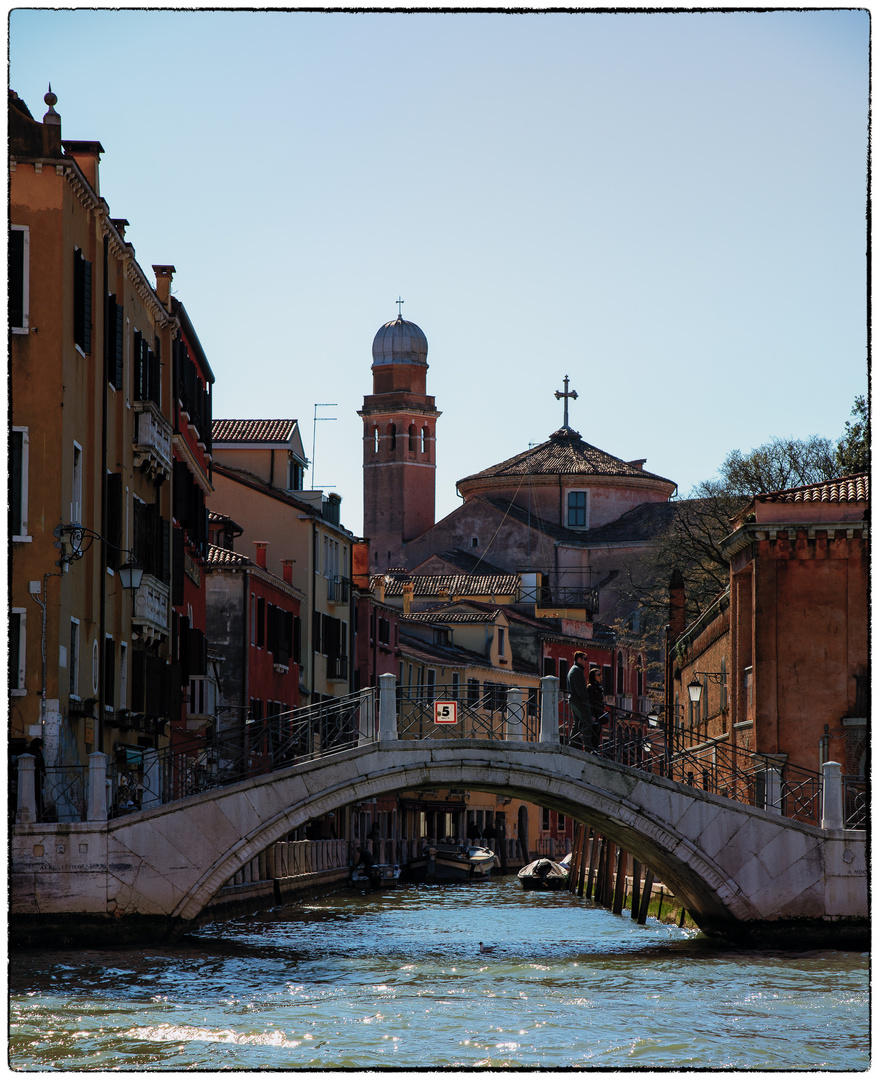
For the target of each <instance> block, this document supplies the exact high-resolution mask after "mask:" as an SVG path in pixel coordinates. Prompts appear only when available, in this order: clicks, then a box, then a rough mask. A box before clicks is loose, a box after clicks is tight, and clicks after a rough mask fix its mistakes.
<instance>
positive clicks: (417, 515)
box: [359, 300, 440, 570]
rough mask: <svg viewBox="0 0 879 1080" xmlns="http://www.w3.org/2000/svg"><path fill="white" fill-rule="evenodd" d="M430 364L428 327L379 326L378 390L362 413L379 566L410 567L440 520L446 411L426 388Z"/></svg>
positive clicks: (370, 523)
mask: <svg viewBox="0 0 879 1080" xmlns="http://www.w3.org/2000/svg"><path fill="white" fill-rule="evenodd" d="M398 303H399V304H401V305H402V303H403V301H402V300H400V301H398ZM427 367H428V365H427V338H426V337H425V334H424V331H423V330H422V329H421V327H419V326H417V325H416V324H415V323H413V322H409V321H408V320H406V319H404V318H403V317H402V315H398V316H397V318H396V319H394V320H392V321H391V322H388V323H385V324H384V326H382V327H380V328H379V330H378V332H377V333H376V335H375V338H374V340H373V343H372V393H371V394H367V395H366V396H365V397H364V399H363V408H362V409H361V410H360V411H359V415H360V417H361V418H362V419H363V422H364V431H365V432H366V435H365V438H364V446H363V535H364V537H366V538H367V539H368V540H369V541H370V546H371V549H372V556H373V563H374V566H373V568H374V569H375V570H382V569H388V568H389V567H390V566H394V565H405V562H406V560H405V553H404V549H405V545H406V543H407V542H408V541H410V540H414V539H415V538H416V537H417V536H420V535H421V534H422V533H423V532H425V531H426V530H427V529H429V528H431V526H432V525H433V524H434V515H435V505H436V501H435V492H436V421H437V418H438V417H439V415H440V413H439V411H438V410H437V408H436V406H435V404H434V399H433V398H432V397H430V396H429V395H428V393H427ZM385 560H386V561H387V566H385V567H382V565H381V563H382V562H383V561H385Z"/></svg>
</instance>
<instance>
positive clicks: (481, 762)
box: [163, 740, 820, 933]
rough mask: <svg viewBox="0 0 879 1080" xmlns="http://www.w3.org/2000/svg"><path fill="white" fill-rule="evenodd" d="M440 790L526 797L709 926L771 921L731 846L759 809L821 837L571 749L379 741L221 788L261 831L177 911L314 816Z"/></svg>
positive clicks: (218, 864) (198, 883)
mask: <svg viewBox="0 0 879 1080" xmlns="http://www.w3.org/2000/svg"><path fill="white" fill-rule="evenodd" d="M430 787H463V788H469V789H471V790H477V791H485V792H489V793H494V794H500V795H506V796H509V797H515V798H521V799H525V800H527V801H529V802H535V803H538V804H539V805H541V806H546V807H549V808H551V809H555V810H557V811H559V812H561V813H563V814H565V815H566V816H569V817H572V818H574V819H575V820H577V821H580V822H583V823H585V824H587V825H590V826H592V827H593V828H595V829H596V830H598V831H599V832H601V833H602V835H604V836H607V837H608V838H609V839H611V840H612V841H614V842H615V843H617V844H619V845H620V846H621V847H623V848H624V849H625V850H626V851H628V852H630V853H631V854H632V855H633V856H634V857H635V858H637V859H638V860H639V861H640V862H641V863H643V864H644V865H647V866H650V867H651V869H653V870H654V872H655V873H657V874H658V875H659V876H660V877H661V879H662V880H663V881H664V882H665V884H666V885H667V886H668V887H669V888H670V889H671V890H672V891H673V892H674V893H675V895H676V896H677V897H678V898H679V899H680V900H681V901H682V902H683V903H684V905H685V906H686V908H687V910H688V911H689V912H691V914H692V915H693V918H694V919H695V921H696V922H697V923H698V925H699V926H700V927H701V928H702V929H703V930H706V931H707V932H717V933H724V932H726V930H727V929H728V928H729V927H730V926H731V925H735V924H742V923H748V922H754V921H760V920H761V919H763V918H765V914H764V913H763V912H761V910H760V908H759V906H758V905H756V904H754V903H753V902H752V901H751V899H750V897H749V896H748V894H747V891H746V890H744V889H743V888H742V887H741V883H740V882H739V881H738V880H737V872H738V871H740V870H741V868H742V859H743V854H742V847H741V843H739V844H737V845H730V844H729V841H730V840H731V839H732V838H733V837H736V836H738V837H739V840H740V841H742V840H744V841H746V842H747V841H748V837H749V835H750V834H751V833H754V835H755V837H756V833H755V831H754V817H755V815H757V817H758V818H759V819H765V821H762V822H761V823H762V824H763V825H764V826H767V827H768V828H769V829H770V830H771V831H772V835H773V837H775V836H777V834H778V831H779V830H781V831H782V833H785V834H788V836H789V839H790V840H791V841H792V842H793V843H794V844H795V845H796V844H797V843H799V844H800V846H802V842H803V841H804V840H806V839H807V838H806V837H805V836H804V834H808V833H810V832H812V833H817V832H820V830H815V829H812V828H811V827H810V826H804V825H800V824H797V823H794V822H789V821H786V820H785V819H779V818H776V817H775V816H773V815H770V814H767V813H765V812H763V811H755V810H754V809H753V808H752V807H745V806H740V805H739V804H735V803H731V802H729V800H726V799H722V798H720V797H717V796H712V795H710V794H708V793H706V792H703V791H701V790H698V789H691V788H681V786H680V785H678V784H675V783H673V782H671V781H668V780H664V779H662V778H660V777H655V776H647V775H645V774H643V773H639V772H637V771H635V770H633V769H629V768H626V767H625V766H620V765H617V764H615V763H612V762H609V761H605V760H604V759H600V758H597V757H595V756H594V755H588V754H583V753H581V752H579V751H576V750H573V749H571V748H569V747H560V746H553V745H546V744H523V743H518V744H515V743H504V744H499V743H496V742H485V743H478V742H474V741H473V740H466V741H463V740H462V741H460V742H457V741H455V742H453V741H443V742H442V743H436V742H434V743H432V744H429V745H426V744H424V743H416V742H395V743H385V744H381V745H376V744H372V745H369V746H366V747H361V748H358V749H357V750H352V751H346V752H345V753H343V754H339V755H333V756H332V757H327V758H324V759H322V760H320V761H317V762H311V763H308V764H307V765H298V766H294V767H292V768H291V769H288V770H285V771H283V772H280V773H274V774H272V775H271V776H269V777H262V778H259V779H257V780H255V781H249V782H247V783H244V784H239V785H234V787H233V788H228V789H220V790H218V791H217V792H216V793H214V796H213V801H214V802H215V803H216V810H217V811H219V812H220V813H222V814H223V816H224V817H229V818H234V817H235V816H236V815H235V811H234V807H233V803H234V801H235V800H238V801H239V802H240V801H241V800H245V802H246V803H247V806H248V807H249V808H251V812H250V819H251V827H250V828H248V829H245V830H241V832H240V833H239V835H238V836H237V837H236V838H235V839H234V841H233V842H232V843H230V844H229V846H228V848H227V849H226V850H225V852H223V853H222V854H221V855H220V856H219V857H218V858H217V859H216V860H215V861H214V862H213V863H212V864H211V865H210V866H209V867H206V868H205V869H204V870H203V871H202V872H201V873H200V874H199V876H198V877H197V879H194V880H193V881H192V884H191V886H190V887H189V888H188V889H187V890H186V894H185V895H184V896H183V897H182V898H181V899H180V901H179V902H178V903H177V905H176V908H175V909H174V911H173V915H174V916H175V917H176V918H178V919H182V920H184V921H188V920H192V919H194V918H196V917H197V916H198V914H199V913H200V912H201V911H202V910H203V908H204V907H205V906H206V904H207V903H208V902H209V901H210V900H211V898H212V897H213V896H214V895H216V893H217V892H218V890H219V889H220V888H222V886H223V885H224V884H225V883H226V882H227V881H228V880H229V879H230V878H232V877H233V875H234V874H235V873H236V872H237V871H238V870H240V869H241V867H242V866H244V865H245V864H246V863H247V862H249V861H250V860H251V859H253V858H254V857H255V856H256V855H258V854H259V853H260V852H261V851H263V850H265V849H266V848H268V847H269V846H271V845H272V844H273V843H275V842H277V841H279V840H282V839H283V838H284V837H285V836H286V835H288V834H289V833H290V832H292V831H293V830H294V829H296V828H298V827H299V826H301V825H304V824H305V823H306V822H307V821H308V820H310V819H312V818H315V817H320V816H322V815H324V814H326V813H329V812H331V811H336V810H338V809H340V808H341V807H343V806H345V805H346V804H347V803H350V802H353V801H355V800H358V799H364V798H373V797H376V796H379V795H387V794H393V793H395V792H397V791H401V790H411V789H416V790H417V789H419V788H430ZM186 801H187V802H188V801H189V800H186ZM163 809H166V810H170V809H171V807H170V806H169V807H166V808H163ZM183 810H184V808H183V805H182V804H181V806H180V810H179V812H181V813H182V812H183ZM757 831H758V832H759V829H758V830H757ZM751 846H752V847H754V846H756V845H755V843H751ZM733 848H734V849H735V854H731V853H732V852H733ZM746 854H748V853H746ZM755 857H756V856H755Z"/></svg>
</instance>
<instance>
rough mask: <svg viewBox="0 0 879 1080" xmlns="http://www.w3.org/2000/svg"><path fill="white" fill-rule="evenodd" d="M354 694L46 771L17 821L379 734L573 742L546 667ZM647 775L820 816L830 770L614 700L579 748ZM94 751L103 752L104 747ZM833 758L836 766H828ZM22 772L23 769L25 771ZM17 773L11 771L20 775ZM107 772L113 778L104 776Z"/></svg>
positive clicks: (27, 780)
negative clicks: (532, 672)
mask: <svg viewBox="0 0 879 1080" xmlns="http://www.w3.org/2000/svg"><path fill="white" fill-rule="evenodd" d="M380 683H381V684H382V685H381V686H380V687H379V688H377V687H368V688H366V689H364V690H362V691H359V692H358V693H356V694H352V695H350V696H348V697H345V698H333V699H328V700H325V701H322V702H319V703H317V704H314V705H311V706H309V707H307V708H304V709H297V710H293V711H291V712H286V713H282V714H280V715H276V716H271V717H266V718H264V719H262V720H259V721H254V722H249V723H246V724H244V725H241V726H238V727H237V728H233V729H232V730H230V731H228V732H223V731H219V732H215V733H214V734H212V735H211V736H210V738H209V739H208V740H207V741H197V740H195V739H193V740H192V742H191V744H190V745H189V746H183V747H181V746H175V747H167V748H164V749H162V750H151V749H144V750H143V751H142V752H141V753H140V754H139V756H138V753H137V752H135V753H134V755H133V756H132V755H131V754H130V752H128V751H126V752H125V753H124V754H122V755H120V756H119V757H118V758H117V759H116V760H115V761H111V762H110V763H109V765H108V767H107V768H106V771H105V772H104V771H103V770H102V771H101V772H100V774H98V773H95V776H96V777H97V776H98V775H100V776H101V779H100V780H95V781H92V780H90V769H89V768H88V767H80V766H65V767H62V768H56V769H52V768H50V769H47V770H46V772H45V775H44V777H43V778H42V785H41V790H40V792H39V794H38V797H37V798H36V799H32V798H31V799H25V802H26V804H27V806H26V808H25V809H22V805H23V804H22V800H21V798H15V797H14V798H13V803H12V805H13V806H15V805H16V804H17V805H18V814H17V817H16V820H17V821H18V822H19V823H26V822H31V821H35V820H36V821H82V820H94V819H95V818H94V815H95V814H96V813H99V812H100V808H101V799H100V793H99V792H96V791H95V790H94V789H95V788H96V786H97V784H99V783H105V784H106V809H105V811H104V812H105V813H106V814H108V815H109V816H111V817H115V816H119V815H121V814H126V813H130V812H132V811H134V810H139V809H146V808H149V807H152V806H158V805H160V804H162V803H166V802H171V801H174V800H177V799H181V798H185V797H187V796H191V795H197V794H200V793H203V792H206V791H209V790H211V789H214V788H218V787H222V786H225V785H228V784H233V783H237V782H239V781H241V780H247V779H249V778H254V777H257V776H262V775H265V774H268V773H271V772H274V771H276V770H278V769H282V768H286V767H288V766H290V765H293V764H296V763H298V762H303V761H308V760H311V759H314V758H317V757H321V756H324V755H326V754H332V753H338V752H339V751H342V750H347V749H351V748H353V747H356V746H359V745H363V744H364V743H370V742H373V741H375V740H376V739H378V738H380V737H381V738H383V739H399V740H406V741H408V740H415V741H422V740H437V739H474V740H476V739H480V740H493V741H507V742H538V741H549V742H562V743H569V744H570V745H572V746H574V747H576V746H577V742H576V739H575V738H574V736H573V732H574V731H575V728H574V725H573V723H572V716H571V712H570V706H569V704H568V703H567V701H566V700H565V699H564V695H562V694H560V693H559V690H558V680H557V679H555V678H553V677H551V676H547V677H544V678H543V679H542V680H541V682H540V687H539V688H538V687H537V686H535V685H533V684H532V685H530V686H513V685H506V684H500V683H496V682H495V683H491V682H485V683H476V681H475V680H472V681H471V682H470V683H469V684H466V685H465V684H455V685H450V686H431V687H425V688H421V689H418V688H408V687H405V686H402V685H400V684H398V683H396V681H395V680H394V679H393V677H392V676H382V677H381V679H380ZM580 749H583V750H584V751H586V752H593V753H596V754H598V755H599V756H600V757H602V758H605V759H607V760H609V761H613V762H615V763H617V764H620V765H624V766H626V767H628V768H632V769H636V770H638V771H640V772H644V773H648V774H654V775H657V776H663V777H666V778H667V779H669V780H673V781H676V782H678V783H681V784H686V785H688V786H690V787H695V788H701V789H703V790H705V791H709V792H711V793H713V794H716V795H720V796H723V797H725V798H729V799H732V800H734V801H736V802H740V803H747V804H749V805H751V806H756V807H759V808H761V809H766V810H769V811H771V812H774V813H778V814H781V815H783V816H785V817H788V818H792V819H795V820H798V821H804V822H810V823H813V824H817V823H821V822H823V820H824V819H825V818H827V817H828V814H827V813H826V808H825V807H824V805H823V799H824V795H823V787H822V784H823V782H824V781H823V778H822V776H821V775H819V774H818V773H815V772H810V771H808V770H806V769H800V768H797V767H795V766H792V765H789V764H788V763H786V762H784V761H782V760H780V759H778V758H775V757H772V756H771V755H765V754H754V753H752V752H751V751H750V750H749V749H747V748H746V747H743V746H740V745H737V744H736V743H735V742H734V741H733V739H732V738H731V737H730V736H729V735H723V736H721V737H720V738H713V739H708V738H706V737H704V736H700V735H699V734H698V731H697V730H696V729H687V728H683V727H680V726H678V725H677V724H675V723H674V722H673V721H672V722H666V721H665V719H661V718H659V717H657V716H656V715H646V714H644V713H639V712H633V711H631V710H628V709H623V708H620V707H618V706H616V705H609V706H608V708H607V717H606V723H605V724H603V725H602V726H601V740H600V742H599V744H598V745H597V746H594V747H593V746H590V747H580ZM92 757H93V758H96V759H97V758H100V759H101V760H102V761H104V760H105V759H104V758H103V755H92ZM25 762H29V766H27V767H26V768H29V770H30V775H28V776H26V777H24V779H19V780H18V783H19V786H20V785H21V784H22V783H24V784H25V785H26V786H27V785H29V793H30V794H31V795H34V794H35V791H36V786H37V785H35V783H34V777H33V766H34V759H33V758H32V757H30V756H29V755H22V757H21V763H22V765H24V763H25ZM829 764H833V763H829ZM834 768H835V769H836V770H837V773H836V774H835V777H834V779H835V781H836V782H837V785H838V786H839V782H840V781H841V785H842V786H841V787H839V795H838V799H839V806H838V808H837V809H835V810H834V812H833V814H832V815H830V816H831V817H832V819H833V821H836V820H837V819H839V822H840V824H839V826H834V827H846V828H854V829H863V828H866V822H867V810H868V805H869V798H868V789H867V783H866V780H865V779H864V778H863V777H840V776H839V775H838V772H839V771H840V770H839V766H838V765H835V766H834ZM20 772H21V766H20V767H19V770H17V771H16V773H20ZM16 773H14V774H13V775H16ZM104 776H106V780H104V779H103V777H104Z"/></svg>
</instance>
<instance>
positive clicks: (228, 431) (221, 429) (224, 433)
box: [211, 420, 299, 443]
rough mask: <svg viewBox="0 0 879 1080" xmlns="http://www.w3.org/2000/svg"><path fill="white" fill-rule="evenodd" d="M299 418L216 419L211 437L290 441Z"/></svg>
mask: <svg viewBox="0 0 879 1080" xmlns="http://www.w3.org/2000/svg"><path fill="white" fill-rule="evenodd" d="M298 422H299V421H298V420H214V422H213V424H212V425H211V437H212V440H213V442H214V443H218V442H241V443H253V442H262V443H265V442H279V443H286V442H289V441H290V439H291V438H292V436H293V432H294V430H295V429H296V425H297V424H298Z"/></svg>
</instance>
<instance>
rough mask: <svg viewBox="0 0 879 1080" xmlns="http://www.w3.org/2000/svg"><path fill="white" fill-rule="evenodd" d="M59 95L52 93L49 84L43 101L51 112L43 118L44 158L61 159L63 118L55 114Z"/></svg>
mask: <svg viewBox="0 0 879 1080" xmlns="http://www.w3.org/2000/svg"><path fill="white" fill-rule="evenodd" d="M57 100H58V97H57V95H55V94H53V93H52V84H51V83H49V93H48V94H46V95H45V96H44V98H43V101H45V103H46V104H47V105H48V106H49V111H48V112H47V113H46V114H45V116H44V117H43V157H49V158H59V157H61V117H60V116H59V115H58V113H56V112H55V102H56V101H57Z"/></svg>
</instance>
